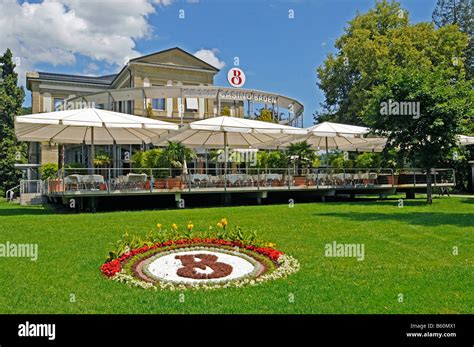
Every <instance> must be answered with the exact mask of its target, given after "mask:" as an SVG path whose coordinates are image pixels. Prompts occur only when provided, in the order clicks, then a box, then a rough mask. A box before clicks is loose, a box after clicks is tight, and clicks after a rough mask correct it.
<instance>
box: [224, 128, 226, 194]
mask: <svg viewBox="0 0 474 347" xmlns="http://www.w3.org/2000/svg"><path fill="white" fill-rule="evenodd" d="M224 184H225V185H227V131H224Z"/></svg>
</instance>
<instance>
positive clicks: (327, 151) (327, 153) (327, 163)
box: [325, 136, 329, 168]
mask: <svg viewBox="0 0 474 347" xmlns="http://www.w3.org/2000/svg"><path fill="white" fill-rule="evenodd" d="M325 140H326V168H328V167H329V149H328V137H327V136H326V137H325Z"/></svg>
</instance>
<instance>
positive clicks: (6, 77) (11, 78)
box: [0, 49, 26, 191]
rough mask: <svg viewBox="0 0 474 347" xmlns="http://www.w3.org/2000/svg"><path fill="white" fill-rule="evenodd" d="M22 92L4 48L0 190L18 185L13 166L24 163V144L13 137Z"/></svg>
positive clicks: (0, 86) (0, 68)
mask: <svg viewBox="0 0 474 347" xmlns="http://www.w3.org/2000/svg"><path fill="white" fill-rule="evenodd" d="M24 98H25V92H24V90H23V88H22V87H19V86H18V75H17V73H16V72H15V64H14V62H13V54H12V52H11V50H10V49H7V50H6V52H5V54H4V55H3V56H0V190H2V191H5V190H7V189H9V188H12V187H13V186H15V185H17V184H18V181H19V179H20V178H21V171H19V170H16V169H15V168H14V164H15V163H19V162H24V161H25V158H26V145H25V144H22V143H19V142H18V141H17V140H16V137H15V131H14V119H15V118H14V117H15V116H16V115H19V114H22V111H23V110H22V103H23V100H24Z"/></svg>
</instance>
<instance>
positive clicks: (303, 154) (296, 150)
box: [286, 141, 316, 186]
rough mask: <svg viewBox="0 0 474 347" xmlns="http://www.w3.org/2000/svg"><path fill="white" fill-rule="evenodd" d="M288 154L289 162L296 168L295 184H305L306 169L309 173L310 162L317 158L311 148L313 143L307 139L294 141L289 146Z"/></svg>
mask: <svg viewBox="0 0 474 347" xmlns="http://www.w3.org/2000/svg"><path fill="white" fill-rule="evenodd" d="M286 156H287V158H288V161H289V163H290V164H291V165H293V168H294V176H293V183H294V185H296V186H302V185H305V184H306V183H307V182H306V176H305V175H304V171H306V173H308V169H309V166H310V163H311V162H312V161H313V160H314V159H315V158H316V154H315V153H314V151H313V150H312V149H311V145H310V144H309V143H308V142H307V141H302V142H297V143H292V144H291V145H290V146H289V147H288V150H287V152H286Z"/></svg>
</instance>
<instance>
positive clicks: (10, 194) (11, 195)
mask: <svg viewBox="0 0 474 347" xmlns="http://www.w3.org/2000/svg"><path fill="white" fill-rule="evenodd" d="M20 186H21V184H19V185H17V186H15V187H13V188H10V189H8V190H7V191H6V192H5V198H6V199H7V201H8V202H10V201H13V200H15V190H17V189H20Z"/></svg>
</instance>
